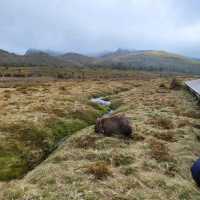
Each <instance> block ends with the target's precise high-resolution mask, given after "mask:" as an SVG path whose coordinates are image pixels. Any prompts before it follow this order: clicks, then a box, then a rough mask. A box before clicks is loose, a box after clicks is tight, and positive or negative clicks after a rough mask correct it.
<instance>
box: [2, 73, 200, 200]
mask: <svg viewBox="0 0 200 200" xmlns="http://www.w3.org/2000/svg"><path fill="white" fill-rule="evenodd" d="M177 78H178V79H179V80H180V81H184V80H188V79H190V78H192V77H177ZM170 82H171V79H169V78H164V77H162V78H160V77H158V76H156V75H153V74H152V76H151V77H150V76H148V75H147V76H145V75H144V74H143V75H142V76H141V74H135V77H133V78H132V79H131V80H121V81H120V80H117V81H109V82H106V81H101V80H100V81H94V80H92V81H81V82H78V81H62V82H61V81H59V82H48V83H46V84H44V83H43V84H41V85H40V84H39V85H32V86H23V85H22V86H21V87H17V88H13V87H10V88H6V89H5V88H1V90H0V96H1V102H0V104H1V105H2V112H1V115H0V121H1V126H0V130H1V135H0V137H1V140H0V141H1V142H0V145H1V146H0V147H1V152H2V149H3V150H4V151H5V152H7V154H1V155H0V157H1V159H0V162H1V169H0V173H1V178H2V175H5V174H7V175H8V174H9V170H10V172H12V174H14V175H16V174H15V173H14V172H19V171H20V168H19V166H20V165H22V166H23V164H24V162H19V160H20V159H27V160H25V161H29V162H33V161H35V160H34V159H37V157H40V156H42V155H43V154H42V153H44V152H45V151H44V150H47V149H48V148H51V147H52V145H53V144H54V143H53V141H54V137H53V136H57V137H58V136H59V137H61V138H62V137H63V136H66V137H65V138H64V139H62V140H61V142H59V145H58V148H57V149H56V150H55V151H54V152H53V153H51V155H50V156H49V157H48V158H47V159H46V160H45V161H43V162H41V163H40V164H39V163H37V162H36V163H34V162H33V163H34V166H35V168H34V169H31V170H30V169H29V170H30V171H29V172H28V173H27V174H26V175H25V176H24V177H21V179H19V180H12V181H11V182H0V199H2V200H5V199H6V200H27V199H35V200H39V199H40V200H56V199H59V200H66V199H71V200H89V199H91V200H108V199H110V200H122V199H123V200H141V199H144V200H150V199H152V200H153V199H156V200H166V199H174V200H190V199H195V200H198V199H199V195H200V192H199V190H198V188H197V187H196V186H195V184H194V181H193V179H192V178H191V175H190V167H191V165H192V163H193V161H194V160H195V159H197V158H198V156H199V154H200V149H199V124H200V120H199V116H200V112H199V106H198V105H197V102H196V101H195V99H194V98H193V96H192V95H190V94H189V93H188V91H186V90H184V89H180V90H171V89H169V85H170ZM91 96H106V97H107V98H108V99H110V100H111V102H112V106H113V109H115V112H114V114H125V115H126V116H128V117H129V119H130V121H131V124H132V126H133V127H134V138H133V139H132V140H128V141H127V140H124V139H123V138H120V137H117V136H113V137H105V136H103V135H98V134H96V133H95V132H94V126H93V123H94V121H95V118H96V117H97V116H98V115H94V114H95V113H96V114H98V113H99V112H101V114H102V113H103V112H104V111H105V110H104V111H103V110H102V108H101V107H99V106H97V105H94V104H91V103H90V98H91ZM16 111H17V112H16ZM27 111H28V112H27ZM5 113H7V115H5ZM68 114H70V115H68ZM9 124H12V126H10V125H9ZM45 124H46V126H44V125H45ZM76 130H79V131H78V132H76ZM13 133H14V134H13ZM27 133H28V135H27ZM72 134H73V135H72ZM11 141H12V143H11ZM10 144H14V145H10ZM16 150H17V151H16ZM19 152H21V155H23V156H21V157H20V154H19ZM22 152H24V153H23V154H22ZM10 155H13V156H12V157H11V156H10ZM5 164H7V166H9V168H5V169H4V167H5V166H6V165H5ZM8 164H9V165H8ZM38 164H39V165H38Z"/></svg>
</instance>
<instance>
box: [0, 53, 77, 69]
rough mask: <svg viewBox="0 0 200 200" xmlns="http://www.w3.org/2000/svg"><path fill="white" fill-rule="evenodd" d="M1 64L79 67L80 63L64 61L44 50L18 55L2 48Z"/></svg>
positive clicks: (0, 54)
mask: <svg viewBox="0 0 200 200" xmlns="http://www.w3.org/2000/svg"><path fill="white" fill-rule="evenodd" d="M0 66H8V67H13V66H17V67H21V66H25V67H32V66H33V67H35V66H48V67H57V66H62V67H79V66H80V64H78V63H74V62H72V61H63V60H61V59H59V58H58V57H55V56H51V55H49V54H48V53H45V52H42V51H28V52H27V53H26V54H25V55H16V54H12V53H9V52H6V51H3V50H0Z"/></svg>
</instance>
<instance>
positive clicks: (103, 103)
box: [91, 97, 113, 117]
mask: <svg viewBox="0 0 200 200" xmlns="http://www.w3.org/2000/svg"><path fill="white" fill-rule="evenodd" d="M91 102H92V103H97V104H99V105H101V106H105V107H106V106H108V107H110V106H111V104H112V103H111V101H108V100H104V98H103V97H97V98H92V99H91ZM112 113H113V110H112V109H110V110H109V111H108V112H107V113H106V114H104V115H103V116H102V117H108V116H110V115H111V114H112Z"/></svg>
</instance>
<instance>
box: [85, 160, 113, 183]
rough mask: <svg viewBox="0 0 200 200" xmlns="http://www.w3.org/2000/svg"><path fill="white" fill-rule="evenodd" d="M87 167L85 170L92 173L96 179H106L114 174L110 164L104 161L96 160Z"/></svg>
mask: <svg viewBox="0 0 200 200" xmlns="http://www.w3.org/2000/svg"><path fill="white" fill-rule="evenodd" d="M85 168H86V169H85V172H86V173H87V174H91V175H92V176H93V177H94V178H95V179H105V178H107V177H108V176H112V171H111V168H110V166H109V165H108V164H106V163H104V162H95V163H92V164H90V165H88V166H86V167H85Z"/></svg>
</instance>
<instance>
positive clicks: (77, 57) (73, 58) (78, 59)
mask: <svg viewBox="0 0 200 200" xmlns="http://www.w3.org/2000/svg"><path fill="white" fill-rule="evenodd" d="M59 58H60V59H62V60H64V61H67V62H69V61H70V62H74V63H77V64H81V65H83V66H84V65H88V64H90V63H92V62H93V61H95V58H92V57H89V56H84V55H81V54H78V53H66V54H63V55H61V56H59Z"/></svg>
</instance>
